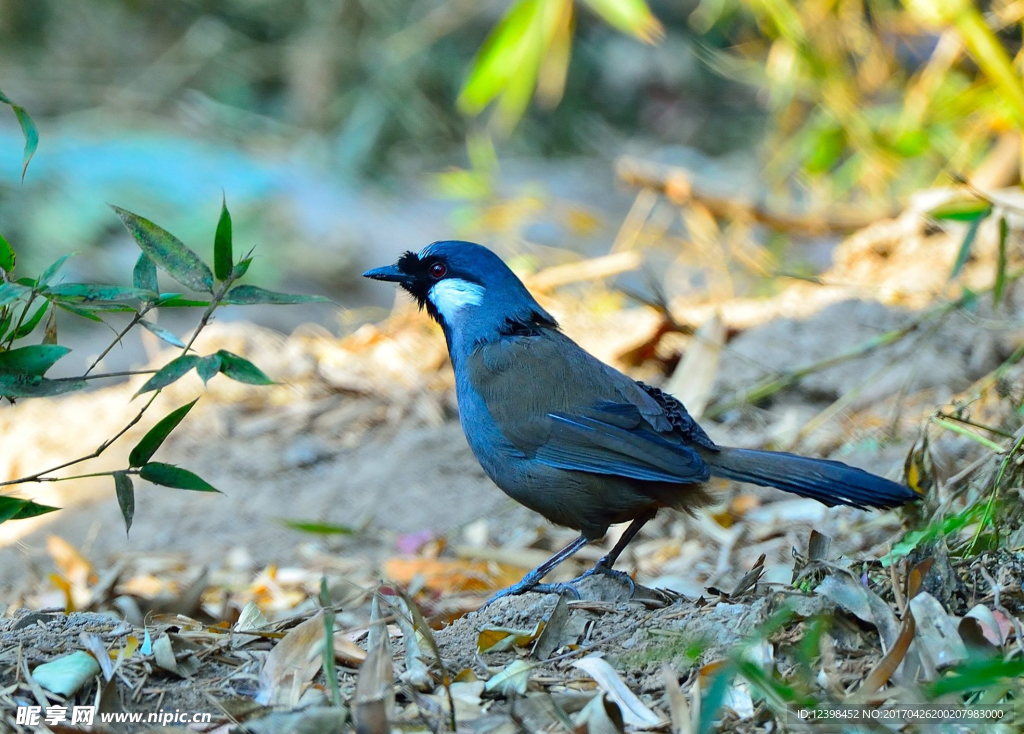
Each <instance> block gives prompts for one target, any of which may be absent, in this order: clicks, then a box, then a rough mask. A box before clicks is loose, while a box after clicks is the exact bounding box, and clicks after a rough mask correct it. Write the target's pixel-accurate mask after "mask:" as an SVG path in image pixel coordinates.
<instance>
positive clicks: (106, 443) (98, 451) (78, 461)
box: [0, 390, 160, 487]
mask: <svg viewBox="0 0 1024 734" xmlns="http://www.w3.org/2000/svg"><path fill="white" fill-rule="evenodd" d="M159 394H160V391H159V390H157V391H156V392H154V393H153V395H152V396H151V397H150V398H149V401H148V402H147V403H146V404H145V405H143V406H142V409H141V410H140V411H139V412H138V413H136V414H135V417H134V418H132V419H131V420H130V421H129V422H128V425H126V426H125V427H124V428H122V429H121V430H120V431H118V432H117V433H115V434H114V436H113V437H111V438H108V439H107V440H106V441H104V442H103V443H101V444H100V445H99V447H98V448H97V449H96V450H95V451H93V452H92V453H91V454H89V455H87V456H80V457H78V458H77V459H72V460H71V461H66V462H64V463H63V464H58V465H57V466H54V467H51V468H49V469H45V470H43V471H40V472H36V473H35V474H30V475H29V476H26V477H20V478H18V479H8V480H7V481H5V482H0V487H9V486H11V485H12V484H26V483H29V482H38V481H40V479H41V478H42V477H45V476H46V475H47V474H53V472H55V471H60V470H61V469H67V468H68V467H69V466H74V465H75V464H81V463H82V462H83V461H89V460H90V459H95V458H97V457H98V456H99V455H100V454H102V453H103V452H104V451H106V450H107V449H108V448H110V446H111V445H112V444H113V443H114V442H115V441H117V439H119V438H121V436H123V435H124V434H126V433H128V431H130V430H131V429H132V427H134V426H135V424H136V423H138V422H139V421H140V420H142V416H143V415H145V413H146V411H147V410H148V409H149V406H150V405H152V404H153V401H154V400H156V397H157V395H159ZM43 481H49V480H43Z"/></svg>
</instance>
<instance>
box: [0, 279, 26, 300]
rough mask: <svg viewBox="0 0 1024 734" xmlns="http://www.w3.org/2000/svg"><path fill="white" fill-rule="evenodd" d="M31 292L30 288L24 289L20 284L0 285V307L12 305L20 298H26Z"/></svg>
mask: <svg viewBox="0 0 1024 734" xmlns="http://www.w3.org/2000/svg"><path fill="white" fill-rule="evenodd" d="M31 292H32V289H31V288H26V287H25V286H23V285H21V283H4V284H3V285H0V306H6V305H7V304H9V303H14V302H15V301H17V300H18V299H19V298H21V297H22V296H27V295H28V294H29V293H31Z"/></svg>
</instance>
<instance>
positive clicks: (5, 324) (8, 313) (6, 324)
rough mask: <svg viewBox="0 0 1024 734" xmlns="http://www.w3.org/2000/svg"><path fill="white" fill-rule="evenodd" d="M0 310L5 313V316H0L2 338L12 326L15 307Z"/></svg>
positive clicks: (0, 337) (0, 334) (0, 335)
mask: <svg viewBox="0 0 1024 734" xmlns="http://www.w3.org/2000/svg"><path fill="white" fill-rule="evenodd" d="M0 312H2V313H3V318H0V339H3V338H4V334H6V333H7V330H8V329H9V328H10V327H11V322H12V321H13V320H14V309H12V308H2V309H0Z"/></svg>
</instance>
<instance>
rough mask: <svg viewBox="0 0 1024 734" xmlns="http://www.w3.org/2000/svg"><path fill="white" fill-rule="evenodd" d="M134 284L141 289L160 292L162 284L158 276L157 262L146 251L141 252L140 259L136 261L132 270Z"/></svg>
mask: <svg viewBox="0 0 1024 734" xmlns="http://www.w3.org/2000/svg"><path fill="white" fill-rule="evenodd" d="M132 285H134V286H135V287H136V288H138V289H139V290H140V291H152V292H153V293H159V292H160V284H159V283H158V282H157V277H156V263H155V262H153V259H152V258H151V257H150V256H149V255H147V254H146V253H144V252H140V253H139V259H138V260H136V261H135V268H134V270H132Z"/></svg>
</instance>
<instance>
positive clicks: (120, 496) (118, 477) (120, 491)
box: [114, 471, 135, 535]
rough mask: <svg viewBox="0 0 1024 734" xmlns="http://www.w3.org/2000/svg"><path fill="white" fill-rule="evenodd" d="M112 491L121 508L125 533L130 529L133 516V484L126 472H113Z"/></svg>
mask: <svg viewBox="0 0 1024 734" xmlns="http://www.w3.org/2000/svg"><path fill="white" fill-rule="evenodd" d="M114 492H115V493H116V494H117V506H118V507H120V508H121V516H122V517H123V518H124V533H125V535H127V534H128V531H130V530H131V529H132V519H133V518H134V517H135V486H134V485H133V484H132V478H131V477H130V476H128V473H127V472H123V471H116V472H114Z"/></svg>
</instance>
